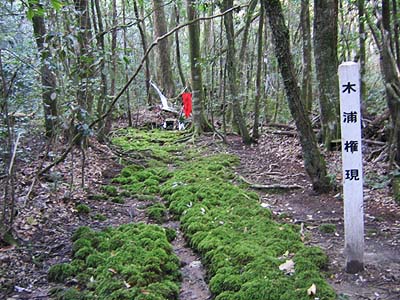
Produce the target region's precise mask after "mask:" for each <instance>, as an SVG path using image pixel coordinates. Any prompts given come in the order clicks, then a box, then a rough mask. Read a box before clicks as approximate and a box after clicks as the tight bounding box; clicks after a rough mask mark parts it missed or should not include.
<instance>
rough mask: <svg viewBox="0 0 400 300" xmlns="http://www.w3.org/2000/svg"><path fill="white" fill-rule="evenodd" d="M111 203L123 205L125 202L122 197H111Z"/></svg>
mask: <svg viewBox="0 0 400 300" xmlns="http://www.w3.org/2000/svg"><path fill="white" fill-rule="evenodd" d="M111 202H113V203H119V204H124V203H125V200H124V199H123V198H122V197H118V196H117V197H113V198H111Z"/></svg>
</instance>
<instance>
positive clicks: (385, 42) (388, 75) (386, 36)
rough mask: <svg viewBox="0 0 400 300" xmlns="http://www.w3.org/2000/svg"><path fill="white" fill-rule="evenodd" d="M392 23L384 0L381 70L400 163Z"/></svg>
mask: <svg viewBox="0 0 400 300" xmlns="http://www.w3.org/2000/svg"><path fill="white" fill-rule="evenodd" d="M390 23H391V22H390V0H382V26H381V36H382V41H381V46H380V48H381V49H380V54H381V60H380V62H381V72H382V74H383V78H384V80H385V88H386V98H387V103H388V107H389V111H390V115H391V118H392V127H393V132H392V145H393V148H395V151H393V153H394V154H393V159H394V161H395V162H396V163H397V165H400V77H399V74H400V72H399V68H398V67H397V63H396V60H395V55H394V53H393V47H392V45H393V42H392V39H393V38H392V32H391V30H390Z"/></svg>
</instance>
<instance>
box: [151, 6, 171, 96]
mask: <svg viewBox="0 0 400 300" xmlns="http://www.w3.org/2000/svg"><path fill="white" fill-rule="evenodd" d="M153 10H154V37H155V38H158V37H160V36H162V35H164V34H165V33H166V32H167V21H166V19H165V12H164V1H162V0H153ZM157 53H158V63H159V71H158V78H159V81H160V86H161V87H162V89H163V90H164V91H165V92H164V94H165V95H166V96H167V97H169V98H172V97H174V96H175V84H174V80H173V76H172V65H171V58H170V53H171V51H170V45H169V42H168V39H163V40H161V41H159V43H158V45H157Z"/></svg>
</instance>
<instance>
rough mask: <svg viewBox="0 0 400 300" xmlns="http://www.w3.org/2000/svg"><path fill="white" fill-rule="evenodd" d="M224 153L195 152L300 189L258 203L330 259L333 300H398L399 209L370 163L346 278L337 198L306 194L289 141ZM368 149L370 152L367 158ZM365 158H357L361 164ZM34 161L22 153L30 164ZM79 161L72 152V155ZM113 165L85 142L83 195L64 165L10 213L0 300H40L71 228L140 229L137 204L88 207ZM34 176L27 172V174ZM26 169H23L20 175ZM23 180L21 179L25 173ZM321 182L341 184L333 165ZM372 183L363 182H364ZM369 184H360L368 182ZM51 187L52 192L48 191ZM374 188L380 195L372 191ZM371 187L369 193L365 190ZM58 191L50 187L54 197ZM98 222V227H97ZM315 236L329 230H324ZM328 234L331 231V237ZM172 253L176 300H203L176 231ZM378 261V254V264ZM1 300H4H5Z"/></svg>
mask: <svg viewBox="0 0 400 300" xmlns="http://www.w3.org/2000/svg"><path fill="white" fill-rule="evenodd" d="M228 141H229V144H228V145H223V144H221V143H220V142H219V141H216V140H214V139H213V138H212V137H204V138H202V139H201V140H200V141H198V142H197V144H196V147H201V148H203V149H206V151H207V152H209V153H221V152H223V153H226V152H228V153H233V154H235V155H238V156H239V157H240V160H241V163H240V165H239V166H237V167H236V170H235V172H236V174H237V175H240V176H242V177H243V178H245V179H246V180H249V181H251V182H254V183H258V184H264V185H268V184H276V183H279V184H285V185H291V184H297V185H300V186H302V189H296V190H280V191H269V190H268V191H264V190H260V191H258V192H259V195H260V199H261V202H262V206H263V207H268V208H270V209H271V210H272V212H273V216H274V219H275V220H276V221H279V222H283V223H294V224H297V225H301V224H302V225H301V226H302V228H303V229H304V232H303V234H304V241H305V243H306V244H309V245H318V246H321V247H322V248H323V249H324V250H325V251H326V252H327V253H328V255H329V258H330V264H329V267H328V270H327V271H326V272H327V276H328V278H329V280H330V282H331V284H332V286H333V287H334V288H335V290H336V292H337V293H338V294H339V296H340V297H342V298H340V299H349V300H361V299H371V300H372V299H374V300H376V299H387V300H395V299H398V298H399V296H400V290H399V288H398V287H399V286H400V263H399V253H400V245H399V237H400V221H399V220H400V209H399V207H398V206H396V205H395V204H394V202H393V200H392V199H391V197H390V195H389V193H388V189H387V187H385V186H383V184H382V182H380V181H379V180H380V179H379V178H380V177H378V176H377V175H379V174H382V173H381V172H383V168H382V166H380V165H379V164H375V165H372V164H371V163H368V164H367V166H366V172H365V173H366V174H367V184H366V187H367V188H366V195H365V197H366V271H364V272H363V273H361V274H356V275H349V274H346V273H344V271H343V254H342V249H343V223H342V222H343V221H342V220H343V217H342V201H341V199H340V193H339V192H336V193H333V194H330V195H315V194H314V193H313V192H312V190H311V185H310V183H309V182H308V179H307V177H306V175H305V173H304V170H303V168H302V162H301V152H300V147H299V145H298V142H297V141H296V139H295V138H288V137H282V136H280V135H275V134H265V135H263V137H262V138H261V139H260V141H259V144H258V145H253V146H248V147H245V146H243V145H242V144H241V142H240V138H239V137H236V136H230V137H229V140H228ZM371 150H372V149H371ZM368 151H369V149H367V151H366V157H368ZM35 154H37V153H31V155H35ZM76 155H78V153H76ZM329 155H331V156H332V157H331V158H330V161H333V162H334V161H336V162H337V161H338V160H339V155H340V153H338V152H333V153H330V154H329ZM120 160H121V157H119V156H118V154H116V153H115V152H113V151H111V150H110V149H108V148H107V147H104V146H101V145H99V144H96V143H93V145H92V147H90V148H89V150H88V169H87V170H86V171H87V179H86V181H87V182H86V183H87V184H88V185H89V186H90V187H91V189H90V190H81V189H80V188H78V187H77V186H78V185H79V184H78V183H79V182H80V174H79V173H78V172H77V173H75V174H74V175H75V176H74V180H75V182H76V185H75V187H74V189H73V190H72V191H71V190H70V189H69V185H68V184H63V183H62V182H63V180H64V182H65V181H66V182H68V180H67V179H68V178H70V177H69V176H70V170H71V169H70V166H71V165H73V163H72V161H68V160H67V161H66V162H65V163H64V164H63V165H61V166H59V167H58V168H57V170H55V172H58V173H59V174H60V176H61V178H62V179H61V180H60V181H59V182H55V181H43V182H41V185H40V186H39V188H38V190H37V191H35V195H36V196H35V198H34V199H33V200H32V201H30V202H29V204H28V206H27V207H26V208H21V209H20V210H19V218H18V220H17V226H16V227H17V230H18V236H19V238H20V239H21V241H22V246H21V247H18V248H14V249H2V250H1V251H0V265H1V269H2V270H7V271H8V272H7V274H4V273H3V274H1V285H2V290H1V293H4V292H6V294H5V293H4V294H0V295H2V296H3V295H4V298H5V299H10V300H11V299H49V296H48V295H49V290H50V288H51V286H52V285H49V283H48V282H47V271H48V269H49V266H50V265H53V264H54V263H59V262H65V261H68V260H69V256H70V251H71V246H72V245H71V241H70V237H71V235H72V233H73V231H74V230H75V229H76V228H77V227H79V226H84V225H86V226H90V227H93V228H95V229H103V228H105V227H107V226H118V225H120V224H127V223H130V222H137V221H146V222H148V218H147V217H146V215H145V213H144V209H145V207H146V206H147V205H148V203H146V201H137V200H135V199H133V198H130V197H128V198H126V199H125V203H121V204H118V203H113V202H110V201H102V200H101V199H100V200H99V201H94V200H93V199H94V198H95V197H94V196H95V195H97V194H98V193H99V192H101V191H102V187H103V186H104V185H108V184H109V183H110V180H111V179H112V178H114V177H115V176H116V175H117V174H118V173H119V172H120V170H121V168H122V166H121V165H120V164H119V163H118V161H120ZM30 168H32V169H33V166H30ZM27 170H29V168H28V169H27ZM25 171H26V170H25ZM330 173H331V174H335V175H336V180H337V181H338V182H340V175H339V174H340V172H339V167H338V164H337V163H334V164H332V165H331V166H330ZM371 173H373V174H375V175H373V176H370V175H368V174H371ZM368 180H369V181H368ZM56 184H58V186H55V185H56ZM379 184H381V186H383V187H382V188H379ZM374 186H375V187H376V188H373V187H374ZM55 187H57V188H55ZM160 200H161V199H160ZM77 203H85V204H87V205H89V206H90V209H91V211H90V213H89V215H82V214H78V213H77V211H76V204H77ZM99 216H104V217H105V219H102V220H100V217H99ZM164 226H166V227H172V228H175V229H176V228H179V223H177V222H176V221H173V220H171V219H170V218H168V220H166V221H165V223H164ZM323 228H328V229H329V230H326V232H325V231H323ZM332 228H333V230H332ZM173 245H174V251H175V253H176V254H177V255H178V256H180V257H181V267H182V274H183V284H182V290H181V291H180V300H206V299H208V298H209V297H210V292H209V291H208V288H207V285H206V280H205V271H204V269H203V267H202V266H201V265H200V260H199V257H198V256H197V255H196V254H195V253H193V251H192V250H190V249H189V248H187V246H186V241H185V240H184V238H183V235H182V232H180V230H179V229H178V230H177V238H176V239H175V240H174V242H173ZM383 254H384V255H383ZM7 297H8V298H7Z"/></svg>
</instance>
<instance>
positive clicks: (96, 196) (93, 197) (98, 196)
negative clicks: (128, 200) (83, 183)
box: [88, 194, 108, 201]
mask: <svg viewBox="0 0 400 300" xmlns="http://www.w3.org/2000/svg"><path fill="white" fill-rule="evenodd" d="M88 199H89V200H95V201H104V200H107V199H108V196H107V195H104V194H94V195H89V196H88Z"/></svg>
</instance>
